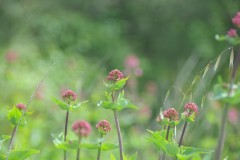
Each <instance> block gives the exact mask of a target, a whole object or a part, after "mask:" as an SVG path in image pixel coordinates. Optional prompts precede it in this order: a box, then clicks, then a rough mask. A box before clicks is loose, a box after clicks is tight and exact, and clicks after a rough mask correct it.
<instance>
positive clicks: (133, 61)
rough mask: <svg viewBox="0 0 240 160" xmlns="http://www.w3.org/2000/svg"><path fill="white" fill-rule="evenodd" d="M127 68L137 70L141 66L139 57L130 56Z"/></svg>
mask: <svg viewBox="0 0 240 160" xmlns="http://www.w3.org/2000/svg"><path fill="white" fill-rule="evenodd" d="M125 66H126V67H127V68H131V69H133V68H137V67H138V66H139V59H138V57H137V56H135V55H129V56H127V58H126V59H125Z"/></svg>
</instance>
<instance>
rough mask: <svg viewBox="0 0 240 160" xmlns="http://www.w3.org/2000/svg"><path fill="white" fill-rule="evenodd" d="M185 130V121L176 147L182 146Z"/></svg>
mask: <svg viewBox="0 0 240 160" xmlns="http://www.w3.org/2000/svg"><path fill="white" fill-rule="evenodd" d="M186 128H187V121H185V123H184V126H183V130H182V134H181V137H180V140H179V144H178V147H181V145H182V141H183V136H184V133H185V131H186Z"/></svg>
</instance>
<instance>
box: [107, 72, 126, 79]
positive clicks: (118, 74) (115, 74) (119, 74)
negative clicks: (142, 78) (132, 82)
mask: <svg viewBox="0 0 240 160" xmlns="http://www.w3.org/2000/svg"><path fill="white" fill-rule="evenodd" d="M123 78H124V76H123V74H122V72H121V71H119V70H118V69H114V70H112V71H111V72H110V73H109V74H108V76H107V79H108V80H109V81H115V82H116V81H119V80H120V79H123Z"/></svg>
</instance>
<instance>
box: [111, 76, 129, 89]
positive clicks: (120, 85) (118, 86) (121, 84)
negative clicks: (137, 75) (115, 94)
mask: <svg viewBox="0 0 240 160" xmlns="http://www.w3.org/2000/svg"><path fill="white" fill-rule="evenodd" d="M128 78H129V77H127V78H123V79H120V80H119V81H117V82H116V83H115V84H114V86H113V90H120V89H122V88H123V87H124V85H125V84H126V82H127V80H128Z"/></svg>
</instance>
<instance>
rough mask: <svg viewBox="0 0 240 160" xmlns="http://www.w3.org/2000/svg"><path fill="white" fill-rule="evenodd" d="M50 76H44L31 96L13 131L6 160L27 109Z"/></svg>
mask: <svg viewBox="0 0 240 160" xmlns="http://www.w3.org/2000/svg"><path fill="white" fill-rule="evenodd" d="M47 75H48V72H47V73H46V74H45V75H44V77H43V78H42V80H41V81H40V82H39V83H38V85H37V87H36V89H35V90H34V92H33V94H32V95H31V96H30V98H29V99H28V102H27V105H26V109H25V110H23V112H22V116H21V118H20V120H19V121H18V123H17V124H16V125H15V126H14V129H13V132H12V135H11V139H10V142H9V145H8V146H9V147H8V150H7V152H6V160H8V156H9V153H10V151H11V150H12V143H13V141H14V137H15V136H16V134H17V130H18V127H19V125H20V124H21V122H22V120H23V117H24V116H25V114H26V112H27V109H28V107H29V105H30V103H31V102H32V100H33V98H34V97H35V95H36V93H37V91H38V90H39V88H40V86H41V85H42V83H43V81H44V79H45V78H46V77H47Z"/></svg>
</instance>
